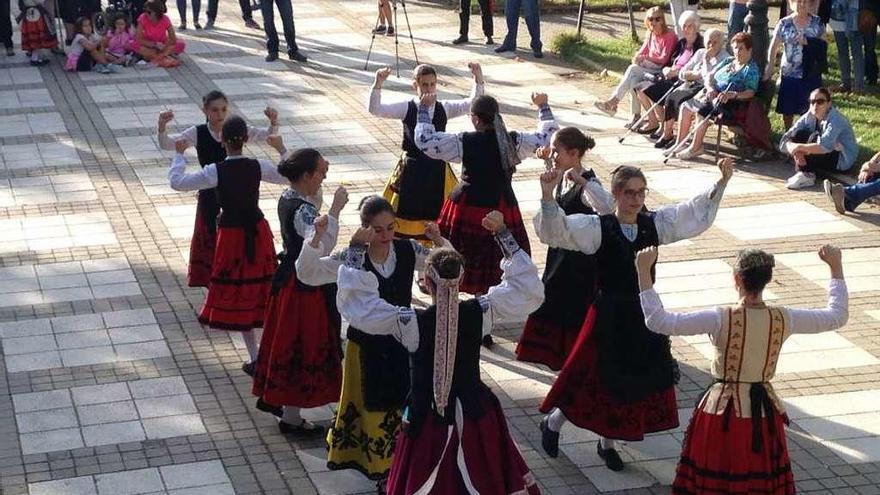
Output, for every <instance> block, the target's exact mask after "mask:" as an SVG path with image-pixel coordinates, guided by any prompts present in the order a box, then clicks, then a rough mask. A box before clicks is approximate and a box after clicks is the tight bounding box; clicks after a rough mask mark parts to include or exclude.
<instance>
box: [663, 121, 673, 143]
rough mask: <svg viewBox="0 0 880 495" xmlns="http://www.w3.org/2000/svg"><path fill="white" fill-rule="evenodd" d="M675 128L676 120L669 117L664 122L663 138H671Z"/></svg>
mask: <svg viewBox="0 0 880 495" xmlns="http://www.w3.org/2000/svg"><path fill="white" fill-rule="evenodd" d="M674 129H675V121H674V120H672V119H669V120H667V121H665V122H663V139H669V138H671V137H672V131H673V130H674Z"/></svg>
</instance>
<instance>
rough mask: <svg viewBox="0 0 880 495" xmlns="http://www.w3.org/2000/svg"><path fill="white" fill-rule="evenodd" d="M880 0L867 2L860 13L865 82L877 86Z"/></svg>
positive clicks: (867, 0) (868, 0)
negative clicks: (863, 42)
mask: <svg viewBox="0 0 880 495" xmlns="http://www.w3.org/2000/svg"><path fill="white" fill-rule="evenodd" d="M878 16H880V0H866V1H865V2H864V7H863V9H862V11H861V12H860V13H859V30H860V31H861V32H862V36H863V37H864V40H865V82H866V83H867V84H870V85H872V86H876V85H877V18H878Z"/></svg>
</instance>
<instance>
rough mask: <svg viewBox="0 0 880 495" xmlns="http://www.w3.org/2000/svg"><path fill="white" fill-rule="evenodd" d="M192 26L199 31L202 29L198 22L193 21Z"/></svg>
mask: <svg viewBox="0 0 880 495" xmlns="http://www.w3.org/2000/svg"><path fill="white" fill-rule="evenodd" d="M193 27H195V28H196V31H201V30H202V25H201V24H199V23H198V22H194V23H193Z"/></svg>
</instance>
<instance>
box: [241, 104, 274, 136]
mask: <svg viewBox="0 0 880 495" xmlns="http://www.w3.org/2000/svg"><path fill="white" fill-rule="evenodd" d="M263 115H265V116H266V118H267V119H269V127H266V128H265V129H261V128H259V127H254V126H252V125H248V141H265V140H266V138H268V137H269V136H271V135H272V134H278V110H276V109H275V108H273V107H269V106H267V107H266V109H265V110H263Z"/></svg>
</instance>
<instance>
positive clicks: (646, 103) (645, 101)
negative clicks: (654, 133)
mask: <svg viewBox="0 0 880 495" xmlns="http://www.w3.org/2000/svg"><path fill="white" fill-rule="evenodd" d="M636 97H637V98H638V99H639V103H640V104H641V108H644V109H645V110H648V109H649V108H651V105H653V104H654V102H652V101H651V99H650V98H648V95H646V94H645V92H644V91H636ZM639 113H641V111H640V112H639ZM656 126H657V116H656V114H655V113H654V112H651V113H650V114H648V125H647V127H648V128H649V129H650V128H652V127H656Z"/></svg>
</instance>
